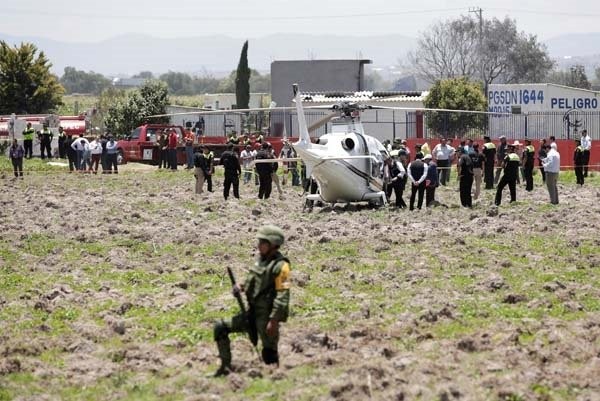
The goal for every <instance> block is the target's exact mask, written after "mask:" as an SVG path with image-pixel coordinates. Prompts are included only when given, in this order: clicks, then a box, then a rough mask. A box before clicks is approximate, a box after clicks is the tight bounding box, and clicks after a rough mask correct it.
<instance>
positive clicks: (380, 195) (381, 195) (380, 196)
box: [363, 191, 388, 206]
mask: <svg viewBox="0 0 600 401" xmlns="http://www.w3.org/2000/svg"><path fill="white" fill-rule="evenodd" d="M363 200H367V201H372V200H378V201H379V200H381V204H382V205H383V206H387V204H388V201H387V196H385V192H384V191H379V192H371V193H368V194H365V195H364V196H363Z"/></svg>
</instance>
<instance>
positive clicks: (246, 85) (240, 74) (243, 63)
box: [235, 41, 250, 109]
mask: <svg viewBox="0 0 600 401" xmlns="http://www.w3.org/2000/svg"><path fill="white" fill-rule="evenodd" d="M235 102H236V106H237V108H238V109H247V108H248V104H249V103H250V68H248V41H245V42H244V46H243V47H242V54H240V61H239V63H238V67H237V71H236V75H235Z"/></svg>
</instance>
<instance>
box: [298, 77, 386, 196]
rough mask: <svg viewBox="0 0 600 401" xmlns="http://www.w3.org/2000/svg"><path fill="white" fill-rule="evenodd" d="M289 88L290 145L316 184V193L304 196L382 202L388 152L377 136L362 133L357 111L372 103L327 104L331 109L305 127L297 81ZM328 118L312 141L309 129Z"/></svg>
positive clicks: (314, 127)
mask: <svg viewBox="0 0 600 401" xmlns="http://www.w3.org/2000/svg"><path fill="white" fill-rule="evenodd" d="M293 91H294V101H295V103H296V111H297V115H298V128H299V140H298V141H297V142H295V143H292V144H291V146H292V147H293V149H294V151H295V152H296V154H297V155H298V157H299V158H300V159H301V160H302V162H303V163H304V164H305V165H306V175H307V176H312V177H313V178H314V180H315V181H316V182H317V184H318V187H319V193H317V194H308V195H306V199H307V200H314V201H322V202H326V203H331V204H335V203H354V202H363V201H368V202H369V203H372V204H377V205H386V204H387V198H386V195H385V191H384V190H383V179H382V178H381V169H382V165H383V163H384V160H385V159H386V158H388V157H390V155H389V153H388V152H387V150H386V148H385V147H384V146H383V144H382V143H381V142H380V141H379V140H378V139H376V138H374V137H372V136H370V135H367V134H365V132H364V129H363V126H362V124H361V122H360V112H361V111H362V110H365V109H368V108H372V107H371V106H368V105H363V104H357V103H349V102H343V103H340V104H335V105H333V106H330V107H329V106H328V107H327V108H329V109H331V110H332V113H331V114H329V115H326V116H325V117H324V118H322V119H321V120H319V121H318V122H316V123H315V124H313V125H311V127H310V128H309V127H308V126H307V124H306V117H305V115H304V107H303V106H302V93H301V92H300V91H299V88H298V85H297V84H294V85H293ZM312 108H315V107H312ZM331 120H333V121H332V122H333V125H332V127H333V128H332V132H331V133H328V134H325V135H322V136H321V137H319V138H318V140H317V143H313V142H312V141H311V138H310V134H309V130H310V131H313V130H315V129H317V128H318V127H319V126H321V125H323V124H325V123H327V122H329V121H331Z"/></svg>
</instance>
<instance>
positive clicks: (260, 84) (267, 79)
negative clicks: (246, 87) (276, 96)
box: [250, 70, 271, 93]
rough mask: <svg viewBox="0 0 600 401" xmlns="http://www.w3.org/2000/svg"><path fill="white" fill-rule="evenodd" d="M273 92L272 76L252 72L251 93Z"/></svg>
mask: <svg viewBox="0 0 600 401" xmlns="http://www.w3.org/2000/svg"><path fill="white" fill-rule="evenodd" d="M257 92H267V93H270V92H271V74H265V75H261V73H260V72H258V71H256V70H251V74H250V93H257Z"/></svg>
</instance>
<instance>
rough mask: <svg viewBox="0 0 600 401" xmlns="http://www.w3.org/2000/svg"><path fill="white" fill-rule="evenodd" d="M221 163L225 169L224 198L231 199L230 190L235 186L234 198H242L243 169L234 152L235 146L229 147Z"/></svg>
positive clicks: (222, 156)
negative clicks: (241, 180)
mask: <svg viewBox="0 0 600 401" xmlns="http://www.w3.org/2000/svg"><path fill="white" fill-rule="evenodd" d="M220 163H221V164H222V165H223V167H224V168H225V181H224V182H223V198H225V200H227V198H228V197H229V189H230V188H231V185H232V184H233V196H235V197H236V198H237V199H239V198H240V174H242V167H241V166H240V159H239V158H238V156H237V154H236V153H235V152H234V151H233V144H229V145H227V150H226V151H225V152H223V154H222V155H221V159H220Z"/></svg>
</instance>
